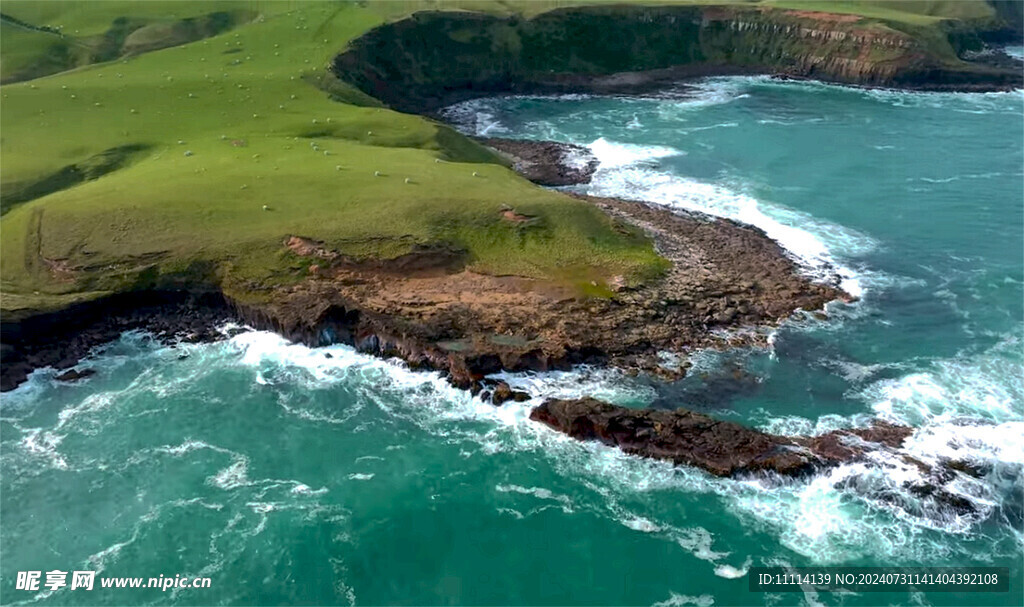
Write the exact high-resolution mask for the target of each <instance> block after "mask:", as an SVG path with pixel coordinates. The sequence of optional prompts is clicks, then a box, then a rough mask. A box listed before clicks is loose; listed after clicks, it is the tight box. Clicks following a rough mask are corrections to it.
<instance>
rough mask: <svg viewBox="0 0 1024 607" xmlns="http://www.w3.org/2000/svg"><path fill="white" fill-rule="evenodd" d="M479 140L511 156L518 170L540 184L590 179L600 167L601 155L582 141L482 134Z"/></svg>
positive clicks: (510, 158)
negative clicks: (575, 142)
mask: <svg viewBox="0 0 1024 607" xmlns="http://www.w3.org/2000/svg"><path fill="white" fill-rule="evenodd" d="M478 141H479V142H480V143H482V144H484V145H486V146H487V147H489V148H491V149H494V150H496V151H497V152H498V153H499V154H502V155H503V156H505V157H506V158H508V159H509V160H510V161H511V162H512V166H513V168H514V169H515V170H516V172H517V173H519V174H520V175H522V176H523V177H526V178H527V179H529V180H530V181H532V182H534V183H536V184H538V185H543V186H549V187H558V186H567V185H578V184H582V183H590V177H591V176H592V175H593V174H594V171H596V170H597V164H598V163H597V158H596V157H595V156H594V155H593V154H592V153H591V152H590V150H588V149H587V148H585V147H583V146H581V145H573V144H571V143H561V142H558V141H525V140H521V139H499V138H496V137H482V138H479V139H478Z"/></svg>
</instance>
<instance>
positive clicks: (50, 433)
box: [0, 77, 1024, 606]
mask: <svg viewBox="0 0 1024 607" xmlns="http://www.w3.org/2000/svg"><path fill="white" fill-rule="evenodd" d="M447 115H448V117H449V118H450V120H452V121H453V122H454V123H456V124H457V125H458V126H459V127H460V128H462V129H463V130H465V131H466V132H470V133H473V134H480V135H488V136H493V137H515V138H526V139H547V140H556V141H563V142H570V143H575V144H580V145H583V146H586V147H588V148H589V149H590V150H591V151H592V152H593V153H594V154H595V155H596V156H597V158H598V159H599V160H600V165H599V167H598V170H597V173H596V174H595V175H594V179H593V181H592V183H590V184H588V185H585V186H577V187H576V188H575V189H576V190H577V191H581V192H584V193H591V194H596V195H603V196H617V197H623V198H632V199H639V200H647V201H650V202H652V203H656V204H661V205H665V206H667V207H669V208H673V209H679V210H697V211H701V212H705V213H710V214H713V215H718V216H722V217H728V218H732V219H736V220H739V221H743V222H747V223H751V224H753V225H756V226H758V227H760V228H761V229H763V230H764V231H765V232H766V233H767V234H769V235H770V236H771V237H773V238H775V239H776V240H778V241H779V242H780V243H781V244H782V245H783V246H784V247H785V248H786V250H787V251H788V252H789V253H790V254H791V255H792V256H793V258H794V259H795V260H797V261H798V263H799V264H800V267H801V268H802V271H804V272H806V273H807V274H808V275H809V276H812V277H820V278H823V279H824V278H826V277H829V276H834V275H836V274H838V275H839V277H840V278H841V281H842V284H843V286H844V288H846V289H847V290H848V291H849V292H850V293H852V294H855V295H857V296H858V297H859V300H858V301H857V302H855V303H852V304H842V303H839V302H836V303H833V304H830V306H829V309H828V317H827V319H824V320H823V319H819V318H815V317H813V316H811V315H806V314H799V315H796V316H794V318H793V319H791V320H789V321H787V322H785V323H783V324H782V326H780V327H777V328H774V329H772V333H771V337H770V339H769V342H770V347H769V348H765V349H743V350H735V351H730V352H699V353H697V354H695V355H694V356H693V357H692V362H693V370H692V371H691V373H690V374H689V376H688V377H687V378H686V379H684V380H682V381H681V382H678V383H676V384H674V385H664V384H661V383H659V382H657V381H655V380H651V379H646V378H643V377H630V376H627V375H624V374H621V373H617V372H615V371H613V370H607V369H589V368H581V369H577V370H574V371H571V372H558V373H542V374H506V375H503V377H504V378H505V379H507V380H508V381H509V382H510V383H511V384H512V385H513V387H522V388H526V389H528V390H530V391H531V393H532V394H534V395H535V399H534V400H533V401H531V402H527V403H507V404H505V405H504V406H502V407H494V406H492V405H490V404H486V403H483V402H481V401H479V400H477V399H475V398H473V397H472V396H470V395H469V394H468V393H466V392H462V391H459V390H456V389H454V388H452V387H451V386H449V385H448V384H447V383H446V382H445V381H444V380H443V379H442V378H441V377H440V376H438V375H437V374H433V373H429V372H419V371H411V370H408V369H407V368H405V367H404V366H403V365H402V364H401V363H400V362H399V361H385V360H380V359H376V358H372V357H369V356H365V355H362V354H358V353H356V352H355V351H354V350H352V349H351V348H348V347H345V346H340V345H339V346H330V347H324V348H307V347H305V346H301V345H295V344H290V343H288V342H286V341H285V340H283V339H282V338H280V337H278V336H276V335H273V334H271V333H266V332H259V331H248V332H243V333H241V334H238V335H235V336H234V337H231V338H229V339H226V340H224V341H221V342H219V343H213V344H180V345H177V346H173V347H171V346H166V345H161V344H159V343H157V342H155V341H154V340H153V339H152V338H150V337H149V336H147V335H145V334H142V333H128V334H125V335H124V336H123V337H122V338H121V339H120V340H119V341H117V342H115V343H112V344H110V345H109V346H106V347H103V348H101V349H99V350H97V351H96V352H95V353H94V354H93V355H92V357H91V358H90V359H89V360H87V361H85V362H83V363H82V366H83V367H84V366H88V367H91V368H95V369H96V370H97V371H98V372H97V374H96V375H94V376H93V377H91V378H89V379H87V380H85V381H81V382H78V383H75V384H66V383H59V382H56V381H54V379H53V378H54V376H55V375H56V372H54V371H52V370H46V369H44V370H40V371H37V372H36V373H35V374H33V375H32V377H31V378H30V379H29V381H28V382H26V383H25V384H23V385H22V386H20V387H19V388H17V389H16V390H14V391H12V392H9V393H5V394H4V395H3V398H2V405H0V512H2V517H3V520H2V526H0V553H2V554H3V557H2V559H0V596H2V599H3V602H4V603H6V604H38V605H47V604H52V605H57V604H59V605H79V604H81V605H89V604H108V605H121V604H153V605H200V604H202V605H206V604H262V605H267V604H279V603H304V604H368V605H373V604H474V605H485V604H549V605H554V604H559V605H564V604H616V605H618V604H628V605H664V606H667V605H672V606H682V605H699V606H708V605H767V606H774V605H791V604H802V605H844V606H856V605H878V604H891V605H989V604H993V605H1015V604H1020V599H1021V596H1022V592H1024V580H1022V571H1024V560H1022V556H1021V555H1022V549H1024V534H1022V532H1021V528H1022V526H1024V503H1022V502H1024V498H1022V491H1024V440H1022V436H1024V373H1022V364H1024V356H1022V340H1024V259H1022V251H1024V205H1022V202H1024V144H1022V142H1024V120H1022V118H1024V93H1022V92H1021V91H1017V92H1012V93H992V94H944V93H909V92H895V91H881V90H862V89H854V88H844V87H837V86H829V85H824V84H818V83H813V82H799V83H797V82H781V81H775V80H771V79H769V78H763V77H731V78H713V79H709V80H706V81H702V82H700V83H698V84H696V85H695V86H688V87H680V88H679V89H677V90H672V91H666V92H665V93H664V94H660V95H658V96H654V97H650V98H618V97H591V96H559V97H505V98H497V99H480V100H474V101H470V102H466V103H463V104H460V105H458V106H455V107H453V108H450V109H449V110H448V112H447ZM227 329H228V328H227V327H226V328H225V330H227ZM583 395H591V396H596V397H598V398H603V399H606V400H609V401H612V402H616V403H619V404H623V405H629V406H637V407H640V406H656V407H677V406H685V407H688V408H691V409H695V410H698V411H701V412H703V413H707V414H709V415H713V416H715V417H718V418H720V419H726V420H730V421H735V422H739V423H743V424H748V425H751V426H754V427H757V428H761V429H763V430H767V431H772V432H780V433H789V434H820V433H824V432H827V431H829V430H831V429H835V428H840V427H850V426H859V425H865V424H867V423H868V422H869V420H871V419H872V418H881V419H884V420H887V421H891V422H894V423H900V424H908V425H911V426H913V427H914V428H916V431H915V433H914V434H913V435H912V437H911V438H910V439H909V440H908V441H907V443H906V444H905V445H904V448H903V453H902V455H909V456H910V457H912V458H915V459H917V460H920V461H923V462H926V463H931V464H934V463H938V462H941V461H944V460H958V461H966V462H969V463H970V464H971V465H972V466H973V467H976V468H978V469H980V470H982V471H983V475H982V476H981V478H973V477H970V476H967V475H962V474H958V475H953V477H952V478H950V479H949V480H948V483H947V484H946V489H948V490H949V491H951V492H953V493H955V494H957V495H959V496H961V497H962V498H964V499H966V500H969V501H970V502H971V504H972V505H973V514H967V515H963V514H957V513H956V512H954V511H952V510H951V509H949V508H946V507H944V506H943V505H942V504H941V503H938V502H936V501H935V500H934V499H931V498H929V497H927V496H922V495H919V494H916V493H913V492H910V491H908V490H907V489H906V487H905V486H904V483H905V482H906V481H908V480H913V479H914V478H915V476H916V475H919V474H920V473H919V472H918V471H917V469H916V468H915V467H914V466H913V465H911V464H908V463H907V459H906V458H903V457H899V456H897V455H892V454H889V455H881V454H877V455H875V456H873V457H872V458H869V459H868V460H867V461H862V462H855V463H850V464H846V465H843V466H840V467H838V468H834V469H832V470H829V471H827V472H822V473H820V474H818V475H816V476H813V477H811V478H808V479H801V480H781V479H770V478H763V479H744V480H732V479H720V478H715V477H712V476H709V475H708V474H705V473H703V472H701V471H699V470H695V469H689V468H685V467H678V468H677V467H673V466H671V465H669V464H667V463H663V462H656V461H649V460H644V459H640V458H636V457H632V456H627V455H623V454H622V453H620V452H618V451H616V450H614V449H611V448H608V447H604V446H601V445H598V444H592V443H582V442H577V441H574V440H572V439H569V438H567V437H565V436H563V435H561V434H558V433H556V432H555V431H553V430H550V429H548V428H546V427H544V426H541V425H539V424H537V423H535V422H531V421H530V420H529V419H528V415H529V411H530V409H531V408H532V407H533V406H535V405H536V404H538V403H539V402H540V400H542V399H543V398H546V397H550V396H564V397H568V396H583ZM819 565H820V566H825V565H849V566H998V567H1009V569H1010V572H1011V581H1010V591H1009V592H1008V593H1002V594H957V593H939V592H928V591H924V590H922V591H913V592H890V593H860V594H849V593H846V594H837V593H826V592H814V591H813V590H810V589H807V590H805V591H803V592H798V593H751V592H750V591H749V590H748V579H747V576H748V572H749V570H750V568H751V567H759V566H785V567H790V566H792V567H800V566H819ZM54 569H56V570H63V571H72V570H90V571H95V572H97V579H99V578H102V577H113V576H130V577H144V578H149V577H157V576H159V575H164V576H166V577H174V576H177V575H182V576H190V577H191V576H199V577H208V578H210V586H209V587H208V588H172V589H168V590H166V591H164V590H162V589H159V588H100V587H99V584H98V583H97V587H96V588H94V589H93V590H89V591H86V590H82V589H75V590H71V589H69V588H67V587H64V588H60V589H57V590H50V589H46V588H43V589H41V590H39V591H35V592H33V591H25V590H16V589H15V582H16V578H17V575H18V572H21V571H31V570H37V571H42V572H43V578H44V581H45V577H46V576H45V572H47V571H50V570H54Z"/></svg>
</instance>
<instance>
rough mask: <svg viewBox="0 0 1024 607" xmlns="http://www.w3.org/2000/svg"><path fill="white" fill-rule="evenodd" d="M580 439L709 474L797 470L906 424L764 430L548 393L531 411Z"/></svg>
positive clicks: (894, 436)
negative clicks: (782, 432)
mask: <svg viewBox="0 0 1024 607" xmlns="http://www.w3.org/2000/svg"><path fill="white" fill-rule="evenodd" d="M530 419H533V420H534V421H539V422H542V423H544V424H547V425H548V426H550V427H552V428H554V429H555V430H558V431H559V432H564V433H565V434H568V435H569V436H571V437H573V438H576V439H579V440H597V441H600V442H602V443H604V444H606V445H610V446H613V447H618V448H619V449H621V450H623V451H625V452H626V453H630V454H633V455H641V456H643V457H650V458H653V459H662V460H668V461H671V462H673V463H675V464H682V465H688V466H695V467H697V468H701V469H703V470H706V471H708V472H710V473H711V474H714V475H715V476H739V475H744V474H749V473H753V472H765V471H769V472H775V473H778V474H782V475H786V476H798V475H802V474H806V473H808V472H810V471H812V470H815V469H818V468H821V467H824V466H830V465H836V464H840V463H843V462H847V461H850V460H852V459H855V458H857V457H859V456H861V455H863V453H864V451H865V449H867V448H869V447H870V448H879V447H889V448H895V447H899V446H900V445H901V444H903V441H904V440H905V439H906V438H907V437H908V436H910V434H911V432H912V429H911V428H907V427H902V426H892V425H889V424H886V423H884V422H876V423H875V425H873V426H871V427H869V428H859V429H851V430H837V431H834V432H830V433H828V434H824V435H821V436H816V437H796V438H793V437H786V436H777V435H774V434H767V433H764V432H760V431H758V430H754V429H752V428H747V427H746V426H741V425H739V424H736V423H733V422H727V421H720V420H716V419H714V418H712V417H710V416H707V415H704V414H701V413H696V412H694V411H689V410H686V409H676V410H675V411H665V410H659V409H631V408H628V407H619V406H615V405H611V404H609V403H605V402H601V401H599V400H596V399H593V398H582V399H577V400H548V401H546V402H544V403H543V404H542V405H540V406H539V407H537V408H536V409H534V410H533V411H532V412H531V413H530Z"/></svg>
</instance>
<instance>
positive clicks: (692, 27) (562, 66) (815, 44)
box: [333, 5, 1022, 112]
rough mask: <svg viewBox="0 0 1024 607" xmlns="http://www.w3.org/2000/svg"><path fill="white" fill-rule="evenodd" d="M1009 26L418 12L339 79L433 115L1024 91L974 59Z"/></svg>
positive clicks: (581, 10) (704, 12)
mask: <svg viewBox="0 0 1024 607" xmlns="http://www.w3.org/2000/svg"><path fill="white" fill-rule="evenodd" d="M1016 35H1019V34H1017V33H1015V30H1014V29H1013V28H1012V27H1011V26H1010V25H1009V24H1008V23H1007V22H1005V21H999V20H995V21H990V22H984V23H967V22H956V21H949V22H942V23H939V24H935V25H931V26H928V27H923V26H920V27H918V26H911V25H909V24H898V25H897V24H893V23H886V22H882V21H878V20H872V19H866V18H863V17H859V16H856V15H845V14H844V15H839V14H829V13H820V12H810V11H794V10H782V9H772V8H767V7H742V6H737V7H732V6H717V7H716V6H704V7H700V6H637V5H629V6H626V5H622V6H591V7H577V8H566V9H560V10H555V11H551V12H547V13H542V14H540V15H537V16H536V17H533V18H530V19H527V18H523V17H519V16H509V17H499V16H493V15H487V14H481V13H471V12H421V13H416V14H413V15H412V16H410V17H409V18H406V19H402V20H400V21H396V22H393V23H388V24H385V25H382V26H380V27H377V28H375V29H373V30H371V31H369V32H367V33H366V34H365V35H363V36H362V37H360V38H358V39H356V40H355V41H353V42H352V43H351V44H350V46H349V48H348V49H347V50H346V51H345V52H343V53H342V54H340V55H338V57H337V58H336V59H335V61H334V65H333V71H334V73H335V75H337V76H338V77H339V78H341V79H342V80H344V81H347V82H349V83H351V84H354V85H355V86H357V87H358V88H360V89H361V90H362V91H364V92H366V93H368V94H370V95H372V96H373V97H376V98H377V99H380V100H382V101H384V102H386V103H388V104H389V105H391V106H392V107H394V108H396V109H399V110H402V111H410V112H429V111H432V110H436V109H438V108H440V107H443V106H445V105H448V104H451V103H454V102H457V101H461V100H464V99H467V98H472V97H476V96H482V95H493V94H502V93H537V92H581V91H592V92H598V93H635V92H637V91H638V90H642V89H643V88H644V87H657V86H659V85H663V84H664V83H666V82H670V81H677V80H680V79H682V78H687V77H697V76H708V75H730V74H776V75H786V76H790V77H799V78H814V79H819V80H824V81H829V82H837V83H845V84H856V85H866V86H880V87H898V88H917V89H929V90H1000V89H1007V88H1014V87H1019V86H1021V84H1022V74H1021V71H1020V69H1019V68H1017V67H1012V68H1011V67H1006V66H998V65H991V64H985V63H977V62H970V61H965V60H963V59H962V58H961V57H962V56H963V57H966V56H967V54H968V53H969V52H970V51H973V50H978V49H980V48H981V47H982V45H983V41H984V40H985V39H1005V38H1012V37H1014V36H1016Z"/></svg>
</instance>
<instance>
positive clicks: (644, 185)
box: [585, 138, 874, 296]
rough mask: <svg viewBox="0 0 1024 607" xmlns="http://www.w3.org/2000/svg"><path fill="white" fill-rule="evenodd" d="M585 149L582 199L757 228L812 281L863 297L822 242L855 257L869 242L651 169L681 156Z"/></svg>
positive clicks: (603, 143)
mask: <svg viewBox="0 0 1024 607" xmlns="http://www.w3.org/2000/svg"><path fill="white" fill-rule="evenodd" d="M588 147H589V148H590V150H591V152H593V154H594V155H595V156H596V157H597V159H598V161H599V162H600V164H599V166H598V170H597V172H596V173H595V174H594V177H593V179H592V181H591V183H590V184H589V185H588V186H586V187H585V190H586V192H587V193H588V194H593V195H596V196H608V197H616V198H625V199H630V200H642V201H647V202H653V203H657V204H661V205H664V206H667V207H670V208H676V209H681V210H687V211H697V212H701V213H707V214H709V215H714V216H717V217H724V218H727V219H733V220H736V221H740V222H743V223H747V224H750V225H754V226H757V227H759V228H761V229H762V230H764V231H765V233H766V234H768V236H769V237H771V238H772V239H773V240H775V241H776V242H778V243H779V244H780V245H782V246H783V248H785V249H786V250H787V251H789V252H790V254H792V255H793V256H794V257H795V258H796V259H797V260H798V261H800V262H801V263H802V265H803V266H804V268H805V269H806V270H807V271H808V272H809V273H810V274H811V275H813V276H814V277H816V278H818V279H821V280H833V279H834V278H835V277H836V276H837V275H838V276H839V278H840V286H841V287H842V288H843V289H844V290H845V291H847V292H848V293H850V294H851V295H855V296H860V295H862V294H863V287H862V285H861V277H860V276H859V275H858V273H857V272H855V271H854V270H852V269H850V268H848V267H844V266H842V265H840V264H839V263H838V262H837V260H836V256H835V253H834V252H833V249H832V247H830V246H829V245H827V244H826V241H828V242H836V243H838V244H839V246H841V247H843V248H844V249H845V252H847V253H851V254H857V253H863V252H865V251H867V250H870V249H871V248H872V247H873V246H874V243H873V241H871V240H870V239H869V238H867V237H865V236H862V235H860V234H857V233H855V232H853V231H851V230H847V229H845V228H842V227H840V226H836V225H833V224H827V223H825V222H821V221H818V220H815V219H814V218H812V217H810V216H808V215H806V214H803V213H798V212H796V211H792V210H790V209H786V208H783V207H778V206H772V205H768V204H765V203H762V202H760V201H758V200H756V199H755V198H753V197H751V196H748V195H746V194H742V193H739V192H736V191H733V190H731V189H729V188H727V187H725V186H722V185H717V184H711V183H704V182H701V181H697V180H694V179H689V178H685V177H678V176H674V175H672V174H670V173H668V172H665V171H662V170H659V169H658V168H656V165H655V166H651V165H652V164H654V163H656V161H657V160H659V159H662V158H668V157H671V156H678V155H682V154H683V152H682V151H679V150H675V149H673V148H668V147H662V146H639V145H630V144H623V143H617V142H612V141H609V140H607V139H605V138H599V139H597V140H595V141H594V142H592V143H591V144H590V145H589V146H588ZM798 225H799V226H808V227H809V229H805V228H804V227H796V226H798Z"/></svg>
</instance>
